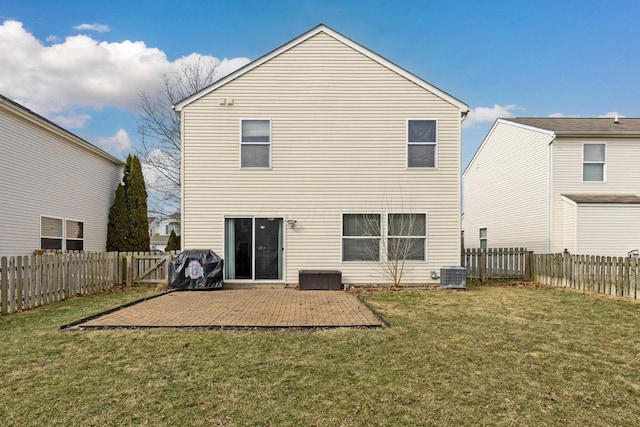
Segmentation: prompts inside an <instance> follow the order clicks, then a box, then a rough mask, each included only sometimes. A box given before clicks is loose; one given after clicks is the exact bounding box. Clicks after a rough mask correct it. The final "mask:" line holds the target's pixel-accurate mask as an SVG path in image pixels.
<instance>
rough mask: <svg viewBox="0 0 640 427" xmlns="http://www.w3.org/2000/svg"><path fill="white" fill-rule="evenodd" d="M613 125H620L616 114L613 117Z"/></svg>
mask: <svg viewBox="0 0 640 427" xmlns="http://www.w3.org/2000/svg"><path fill="white" fill-rule="evenodd" d="M613 123H620V120H618V115H617V114H616V115H615V116H613Z"/></svg>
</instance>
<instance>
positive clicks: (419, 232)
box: [387, 213, 427, 261]
mask: <svg viewBox="0 0 640 427" xmlns="http://www.w3.org/2000/svg"><path fill="white" fill-rule="evenodd" d="M426 243H427V215H426V214H413V213H410V214H399V213H392V214H389V215H388V224H387V259H388V260H411V261H425V260H426V247H427V246H426Z"/></svg>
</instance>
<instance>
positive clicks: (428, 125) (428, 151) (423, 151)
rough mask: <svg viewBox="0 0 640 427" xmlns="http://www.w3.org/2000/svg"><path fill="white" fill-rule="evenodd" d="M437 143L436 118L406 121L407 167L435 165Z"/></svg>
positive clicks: (432, 166) (429, 166) (431, 166)
mask: <svg viewBox="0 0 640 427" xmlns="http://www.w3.org/2000/svg"><path fill="white" fill-rule="evenodd" d="M437 145H438V123H437V121H436V120H409V121H408V122H407V166H408V167H410V168H434V167H436V148H437Z"/></svg>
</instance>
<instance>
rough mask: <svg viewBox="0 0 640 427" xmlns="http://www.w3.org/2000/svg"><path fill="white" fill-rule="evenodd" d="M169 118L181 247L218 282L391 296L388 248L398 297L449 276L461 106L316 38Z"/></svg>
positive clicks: (325, 36) (327, 36) (453, 258)
mask: <svg viewBox="0 0 640 427" xmlns="http://www.w3.org/2000/svg"><path fill="white" fill-rule="evenodd" d="M174 108H175V111H176V112H177V113H178V114H180V116H181V120H182V171H183V180H182V215H183V217H182V231H183V232H182V247H183V248H185V249H195V248H210V249H212V250H214V251H215V252H217V253H218V254H219V255H221V256H222V257H223V258H224V260H225V281H226V282H236V283H237V282H242V283H260V282H270V283H281V284H285V283H286V284H296V283H297V282H298V272H299V271H300V270H318V269H328V270H339V271H341V272H342V280H343V283H346V284H384V283H389V282H390V279H389V277H388V276H385V274H384V273H382V272H381V269H380V268H378V267H381V264H382V263H384V261H385V260H387V259H388V258H389V257H390V256H391V255H390V254H389V253H388V252H389V251H388V250H387V249H388V248H389V247H390V246H391V244H392V243H394V242H398V241H400V242H402V243H403V244H409V243H411V244H412V245H413V249H412V251H411V253H410V254H409V255H408V256H407V258H406V261H407V262H406V270H405V276H404V277H405V280H404V283H406V284H424V283H427V282H430V281H431V280H432V279H431V278H430V273H431V272H432V271H437V270H439V268H440V267H442V266H454V265H459V263H460V261H459V260H460V233H459V225H460V203H459V201H460V171H461V169H460V154H461V143H460V133H461V121H462V119H463V118H464V117H465V115H466V114H467V112H468V107H467V105H465V104H464V103H462V102H461V101H459V100H457V99H456V98H454V97H452V96H451V95H449V94H447V93H446V92H444V91H442V90H440V89H438V88H436V87H434V86H433V85H431V84H429V83H427V82H426V81H424V80H422V79H420V78H418V77H416V76H415V75H413V74H411V73H409V72H408V71H406V70H404V69H402V68H400V67H399V66H397V65H395V64H393V63H391V62H390V61H388V60H386V59H384V58H382V57H381V56H379V55H377V54H376V53H374V52H372V51H370V50H369V49H367V48H365V47H363V46H361V45H359V44H358V43H356V42H354V41H352V40H350V39H348V38H346V37H344V36H343V35H341V34H339V33H337V32H335V31H333V30H332V29H330V28H328V27H326V26H324V25H320V26H317V27H315V28H313V29H311V30H310V31H308V32H306V33H304V34H302V35H301V36H299V37H297V38H296V39H294V40H292V41H290V42H289V43H286V44H285V45H283V46H281V47H279V48H277V49H276V50H274V51H272V52H270V53H268V54H266V55H265V56H263V57H261V58H259V59H257V60H255V61H253V62H251V63H250V64H248V65H246V66H245V67H243V68H241V69H239V70H237V71H236V72H234V73H232V74H230V75H228V76H226V77H224V78H222V79H221V80H219V81H217V82H216V83H214V84H213V85H211V86H210V87H208V88H206V89H204V90H202V91H200V92H198V93H196V94H195V95H193V96H191V97H189V98H187V99H185V100H183V101H181V102H180V103H178V104H177V105H175V106H174ZM390 219H391V221H390ZM400 219H411V224H412V227H410V229H408V230H405V231H404V232H398V233H395V234H397V235H394V233H393V232H391V233H390V230H392V229H393V227H392V226H393V223H394V221H395V222H397V221H399V220H400ZM394 239H396V240H394Z"/></svg>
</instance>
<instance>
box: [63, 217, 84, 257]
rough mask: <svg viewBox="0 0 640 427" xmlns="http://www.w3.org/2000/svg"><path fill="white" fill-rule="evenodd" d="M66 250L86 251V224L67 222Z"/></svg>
mask: <svg viewBox="0 0 640 427" xmlns="http://www.w3.org/2000/svg"><path fill="white" fill-rule="evenodd" d="M65 236H66V237H67V238H66V240H65V249H66V250H68V251H82V250H84V222H82V221H72V220H69V219H68V220H66V221H65Z"/></svg>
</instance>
